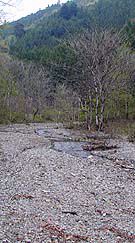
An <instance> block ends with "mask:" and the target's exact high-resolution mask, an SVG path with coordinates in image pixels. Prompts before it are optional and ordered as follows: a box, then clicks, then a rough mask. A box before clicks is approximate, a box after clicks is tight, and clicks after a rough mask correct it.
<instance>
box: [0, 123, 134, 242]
mask: <svg viewBox="0 0 135 243" xmlns="http://www.w3.org/2000/svg"><path fill="white" fill-rule="evenodd" d="M84 138H85V134H81V133H80V132H74V131H70V130H66V129H64V128H63V127H62V125H56V124H45V125H43V124H31V125H12V126H0V167H1V168H0V178H1V188H0V190H1V193H0V197H1V199H0V200H1V219H0V223H1V228H0V242H2V243H4V242H5V243H20V242H26V243H41V242H42V243H50V242H55V243H56V242H61V243H65V242H67V243H68V242H90V243H92V242H94V243H124V242H125V243H128V242H132V243H133V242H135V175H134V173H135V145H134V144H132V143H128V142H127V141H126V140H122V139H117V140H113V139H109V143H110V144H117V146H118V148H117V149H114V150H110V151H109V150H108V151H91V152H86V153H84V152H83V151H82V150H81V148H82V144H81V143H83V142H84ZM107 139H108V138H107ZM89 140H90V138H89ZM74 141H76V143H74ZM80 141H81V142H80ZM66 142H67V144H66ZM77 143H78V144H77ZM67 147H68V148H67Z"/></svg>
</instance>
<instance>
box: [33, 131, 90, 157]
mask: <svg viewBox="0 0 135 243" xmlns="http://www.w3.org/2000/svg"><path fill="white" fill-rule="evenodd" d="M36 133H37V134H38V135H39V136H44V137H46V138H48V139H50V140H51V143H52V147H51V148H52V149H54V150H56V151H58V152H65V153H67V154H70V155H72V156H75V157H81V158H88V156H90V154H91V153H90V152H89V151H85V150H83V145H85V144H88V142H79V141H74V138H72V134H71V132H70V131H67V130H64V129H62V130H61V132H58V131H57V130H54V129H51V128H49V129H46V130H45V129H38V130H37V131H36Z"/></svg>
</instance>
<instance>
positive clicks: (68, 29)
mask: <svg viewBox="0 0 135 243" xmlns="http://www.w3.org/2000/svg"><path fill="white" fill-rule="evenodd" d="M76 3H77V4H76ZM91 3H92V5H91ZM87 5H89V6H93V7H92V8H91V7H90V8H86V6H87ZM134 17H135V1H134V0H113V1H112V0H99V1H96V2H95V1H90V0H86V1H84V0H83V1H81V0H78V1H77V0H74V1H70V2H67V3H66V4H64V5H62V6H61V5H59V4H58V5H54V6H52V7H49V8H47V9H46V10H42V11H39V12H37V13H36V14H34V15H30V16H27V17H26V18H23V19H21V20H19V21H17V22H16V23H13V25H14V28H16V25H15V24H21V25H20V26H18V27H19V28H20V29H19V33H18V29H17V31H16V32H14V36H15V37H14V38H12V41H11V42H10V53H11V54H12V55H15V56H17V57H19V58H23V59H28V60H36V61H42V62H45V60H48V59H49V60H50V59H53V58H54V55H55V54H54V53H53V50H54V52H57V51H56V48H57V47H58V48H59V46H63V45H64V40H65V39H67V38H68V37H69V36H71V35H72V36H73V35H77V33H79V32H80V31H83V30H84V29H92V28H94V27H95V26H96V28H97V27H100V28H101V27H102V28H114V29H120V28H122V27H123V26H124V25H125V24H126V23H127V22H128V21H129V20H130V19H132V18H134ZM23 25H24V30H23ZM62 50H63V49H62ZM52 53H53V54H52Z"/></svg>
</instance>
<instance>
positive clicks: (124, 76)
mask: <svg viewBox="0 0 135 243" xmlns="http://www.w3.org/2000/svg"><path fill="white" fill-rule="evenodd" d="M0 43H1V58H2V61H1V62H0V65H1V74H0V86H1V99H0V100H1V101H0V102H1V104H2V105H1V110H0V112H1V122H3V121H5V120H6V121H9V120H10V121H13V122H14V121H23V120H27V121H29V120H34V121H44V120H52V121H54V120H55V121H56V120H57V121H72V122H75V121H78V122H82V123H85V124H87V127H88V128H89V129H90V128H91V127H92V126H95V127H96V128H97V129H99V130H102V129H103V128H104V126H105V124H107V122H108V121H112V120H121V119H127V120H130V119H132V120H134V119H135V109H134V107H135V58H134V57H135V54H134V51H135V1H134V0H113V1H112V0H98V1H92V0H86V1H81V0H78V1H77V0H74V1H68V2H67V3H66V4H59V3H58V4H56V5H53V6H51V7H48V8H46V9H45V10H40V11H38V12H37V13H36V14H32V15H29V16H27V17H25V18H22V19H20V20H18V21H16V22H13V23H10V24H8V25H7V24H6V25H5V26H3V27H2V30H1V40H0Z"/></svg>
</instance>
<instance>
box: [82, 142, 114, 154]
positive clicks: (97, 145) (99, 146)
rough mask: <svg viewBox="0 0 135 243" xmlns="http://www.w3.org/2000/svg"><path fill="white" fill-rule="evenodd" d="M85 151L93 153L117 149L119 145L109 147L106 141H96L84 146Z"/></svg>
mask: <svg viewBox="0 0 135 243" xmlns="http://www.w3.org/2000/svg"><path fill="white" fill-rule="evenodd" d="M82 147H83V150H86V151H92V150H111V149H117V145H108V144H106V141H98V140H97V141H94V142H91V143H89V144H86V145H83V146H82Z"/></svg>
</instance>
